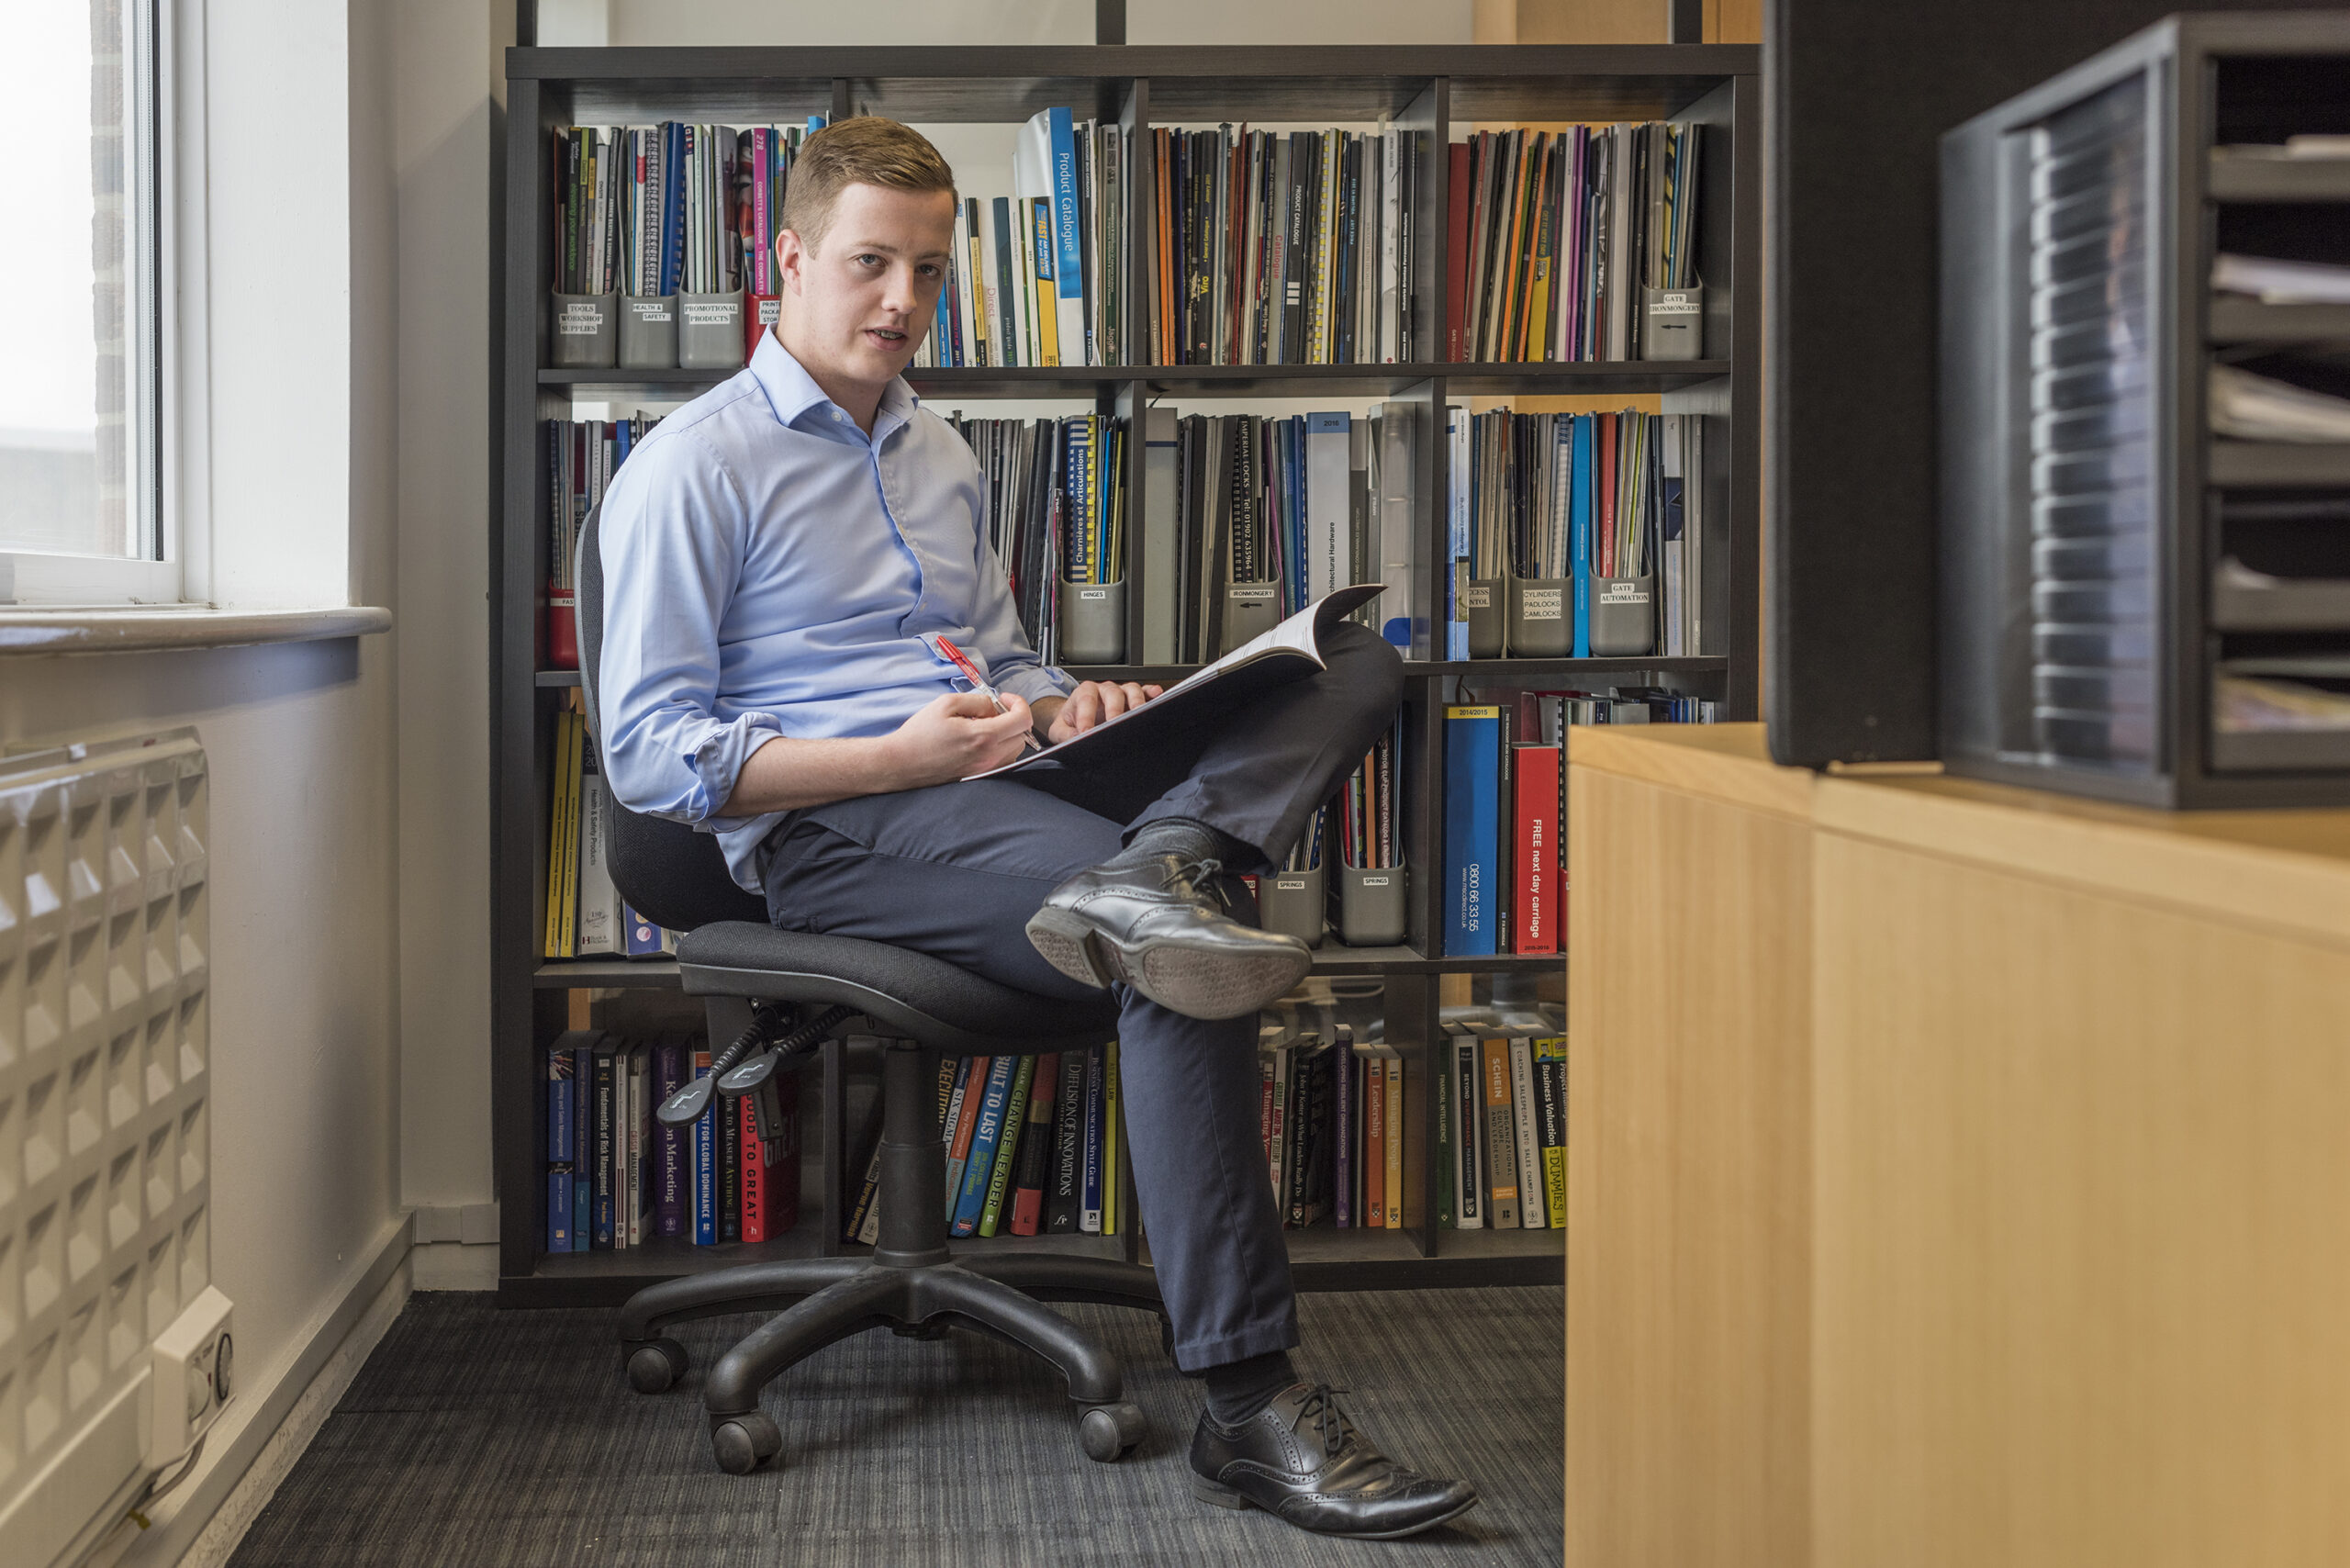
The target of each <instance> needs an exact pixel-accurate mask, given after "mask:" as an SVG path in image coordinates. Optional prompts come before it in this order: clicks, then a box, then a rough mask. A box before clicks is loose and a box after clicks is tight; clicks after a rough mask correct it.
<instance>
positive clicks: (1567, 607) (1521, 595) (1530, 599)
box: [1472, 577, 1575, 659]
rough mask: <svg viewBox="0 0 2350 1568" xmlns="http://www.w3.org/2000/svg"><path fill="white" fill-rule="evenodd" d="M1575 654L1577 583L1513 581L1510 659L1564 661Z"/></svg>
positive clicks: (1548, 579)
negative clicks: (1575, 585)
mask: <svg viewBox="0 0 2350 1568" xmlns="http://www.w3.org/2000/svg"><path fill="white" fill-rule="evenodd" d="M1472 635H1474V633H1472ZM1574 651H1575V594H1574V584H1573V583H1572V581H1570V580H1569V579H1567V578H1565V577H1512V578H1510V579H1509V652H1510V656H1511V657H1512V658H1518V659H1563V658H1565V657H1567V656H1568V655H1572V653H1573V652H1574Z"/></svg>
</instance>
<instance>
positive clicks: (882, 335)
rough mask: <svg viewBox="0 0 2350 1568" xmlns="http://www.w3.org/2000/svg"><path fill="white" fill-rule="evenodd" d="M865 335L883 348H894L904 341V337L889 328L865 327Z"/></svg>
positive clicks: (899, 332) (901, 333) (903, 334)
mask: <svg viewBox="0 0 2350 1568" xmlns="http://www.w3.org/2000/svg"><path fill="white" fill-rule="evenodd" d="M865 335H866V336H867V337H868V338H870V339H872V340H873V341H874V342H877V343H878V344H880V345H881V346H882V347H883V348H891V349H894V348H896V347H897V346H898V345H899V344H901V343H902V342H905V341H906V335H905V333H903V332H901V331H898V330H895V329H894V328H890V327H867V328H866V329H865Z"/></svg>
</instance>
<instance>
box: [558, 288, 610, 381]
mask: <svg viewBox="0 0 2350 1568" xmlns="http://www.w3.org/2000/svg"><path fill="white" fill-rule="evenodd" d="M616 298H617V296H615V295H610V294H562V293H557V294H554V295H552V296H550V297H549V299H550V303H551V307H552V308H551V309H550V311H549V316H550V318H551V319H549V321H548V323H547V325H548V327H549V329H550V330H549V331H548V334H547V342H548V350H547V352H548V354H549V356H550V359H551V363H552V364H553V365H554V368H555V369H557V370H603V369H608V368H610V365H611V364H612V358H613V353H614V351H615V349H616V348H617V347H618V342H619V332H618V330H616V324H615V322H614V321H613V319H612V304H613V301H614V300H615V299H616Z"/></svg>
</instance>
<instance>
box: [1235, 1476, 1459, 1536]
mask: <svg viewBox="0 0 2350 1568" xmlns="http://www.w3.org/2000/svg"><path fill="white" fill-rule="evenodd" d="M1192 1496H1194V1497H1197V1498H1198V1499H1199V1500H1200V1501H1201V1502H1203V1503H1209V1504H1213V1505H1214V1506H1216V1507H1219V1508H1237V1509H1241V1510H1247V1509H1249V1508H1258V1507H1263V1506H1264V1505H1263V1504H1261V1503H1259V1502H1258V1501H1257V1500H1256V1499H1255V1498H1253V1497H1251V1496H1249V1495H1248V1494H1247V1493H1245V1492H1238V1491H1235V1490H1234V1489H1233V1488H1231V1487H1229V1486H1226V1485H1225V1484H1224V1483H1223V1482H1221V1481H1211V1480H1209V1479H1208V1478H1207V1477H1206V1476H1204V1475H1198V1474H1194V1475H1193V1476H1192ZM1477 1501H1478V1500H1477V1499H1476V1498H1474V1497H1472V1498H1470V1499H1469V1500H1468V1501H1467V1502H1465V1503H1463V1504H1461V1505H1460V1506H1459V1507H1457V1508H1454V1509H1452V1510H1451V1511H1450V1512H1449V1513H1442V1514H1438V1516H1437V1517H1436V1518H1432V1519H1423V1520H1421V1521H1420V1522H1419V1523H1418V1524H1416V1525H1406V1526H1405V1527H1404V1529H1365V1530H1346V1529H1325V1530H1314V1531H1312V1532H1311V1533H1312V1534H1315V1535H1330V1536H1337V1537H1338V1538H1340V1539H1341V1540H1402V1539H1403V1538H1404V1537H1405V1536H1407V1535H1417V1534H1419V1533H1420V1532H1421V1531H1422V1530H1425V1529H1436V1527H1437V1526H1438V1525H1440V1524H1446V1523H1449V1522H1450V1521H1451V1520H1454V1519H1457V1518H1460V1516H1461V1515H1463V1514H1465V1513H1467V1512H1468V1511H1469V1510H1470V1509H1472V1508H1473V1507H1475V1506H1477ZM1265 1511H1266V1512H1267V1513H1271V1512H1272V1510H1271V1509H1270V1508H1267V1509H1266V1510H1265ZM1274 1517H1275V1518H1280V1516H1279V1515H1278V1514H1276V1515H1274ZM1284 1522H1286V1521H1284ZM1297 1528H1298V1529H1306V1527H1305V1526H1304V1525H1300V1526H1298V1527H1297Z"/></svg>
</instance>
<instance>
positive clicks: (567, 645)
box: [547, 583, 579, 669]
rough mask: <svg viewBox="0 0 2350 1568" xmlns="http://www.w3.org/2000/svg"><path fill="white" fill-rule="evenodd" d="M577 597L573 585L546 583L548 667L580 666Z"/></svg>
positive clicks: (574, 667) (565, 667)
mask: <svg viewBox="0 0 2350 1568" xmlns="http://www.w3.org/2000/svg"><path fill="white" fill-rule="evenodd" d="M578 605H579V600H578V598H577V595H576V591H575V590H574V589H571V588H557V587H555V586H554V584H553V583H549V584H548V585H547V668H549V669H577V668H578V667H579V610H578Z"/></svg>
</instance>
